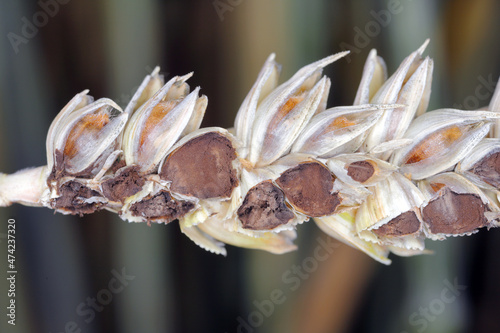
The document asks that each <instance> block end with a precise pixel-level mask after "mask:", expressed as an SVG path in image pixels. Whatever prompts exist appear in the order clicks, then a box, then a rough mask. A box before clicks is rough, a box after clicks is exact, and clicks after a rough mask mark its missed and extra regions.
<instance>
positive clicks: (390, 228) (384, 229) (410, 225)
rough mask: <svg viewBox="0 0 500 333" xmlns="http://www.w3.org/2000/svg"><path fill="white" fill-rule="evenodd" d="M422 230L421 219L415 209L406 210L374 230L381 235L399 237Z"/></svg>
mask: <svg viewBox="0 0 500 333" xmlns="http://www.w3.org/2000/svg"><path fill="white" fill-rule="evenodd" d="M419 230H420V221H419V220H418V217H417V214H415V212H413V211H408V212H404V213H402V214H400V215H398V216H396V217H395V218H393V219H392V220H390V221H389V222H387V223H386V224H384V225H382V226H381V227H379V228H378V229H375V230H372V231H373V233H375V234H376V235H377V236H380V237H384V236H385V237H399V236H407V235H411V234H414V233H416V232H417V231H419Z"/></svg>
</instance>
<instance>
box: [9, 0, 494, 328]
mask: <svg viewBox="0 0 500 333" xmlns="http://www.w3.org/2000/svg"><path fill="white" fill-rule="evenodd" d="M44 13H45V14H44ZM499 14H500V3H498V1H493V0H476V1H466V0H459V1H444V0H443V1H411V0H401V1H398V0H390V1H363V0H359V1H340V0H336V1H326V0H323V1H320V0H315V1H298V0H290V1H285V0H274V1H265V0H216V1H214V0H205V1H194V0H192V1H159V0H158V1H153V0H145V1H132V0H122V1H118V0H104V1H89V0H87V1H84V0H58V1H56V0H41V1H39V2H37V1H27V0H2V1H1V2H0V35H1V36H3V37H2V39H1V42H0V170H1V171H2V172H6V173H12V172H14V171H16V170H18V169H21V168H24V167H28V166H38V165H43V164H45V163H46V156H45V135H46V133H47V130H48V128H49V126H50V122H51V121H52V119H53V118H54V117H55V115H56V114H57V113H58V112H59V110H60V109H61V108H62V107H63V106H64V105H65V103H66V102H67V101H68V100H69V99H70V98H71V97H72V96H74V95H75V94H76V93H78V92H80V91H82V90H84V89H87V88H88V89H90V94H91V95H93V96H95V97H96V98H100V97H110V98H112V99H114V100H115V101H117V102H118V103H119V104H120V105H122V106H124V105H125V104H126V102H127V101H128V99H129V98H130V97H131V95H132V93H133V92H134V89H135V88H136V87H137V86H138V85H139V83H140V82H141V80H142V79H143V77H144V76H145V75H146V74H148V73H149V72H150V71H151V70H152V69H153V68H154V67H155V66H156V65H160V66H161V69H162V73H163V74H164V75H165V76H166V77H167V78H169V77H172V76H173V75H182V74H185V73H188V72H191V71H194V77H193V78H191V79H190V80H189V83H190V85H191V86H192V87H195V86H201V87H202V93H203V94H205V95H207V96H208V98H209V106H208V109H207V114H206V117H205V120H204V123H203V126H215V125H217V126H223V127H231V126H232V123H233V120H234V117H235V114H236V112H237V110H238V107H239V104H240V103H241V101H242V100H243V98H244V97H245V95H246V92H247V91H248V90H249V88H250V87H251V85H252V83H253V81H254V80H255V78H256V77H257V74H258V71H259V69H260V66H261V65H262V64H263V62H264V60H265V59H266V57H267V56H268V55H269V54H270V53H271V52H276V53H277V61H278V62H279V63H281V64H282V65H283V70H282V81H284V80H285V79H287V78H288V77H290V75H292V74H293V73H294V72H295V71H296V70H297V69H298V68H299V67H301V66H303V65H305V64H307V63H309V62H312V61H314V60H317V59H319V58H321V57H324V56H326V55H329V54H332V53H336V52H338V51H341V50H342V49H346V48H347V49H351V50H352V51H353V52H352V54H351V55H350V56H349V58H347V59H342V60H340V61H338V62H337V63H335V64H333V65H330V66H329V67H328V68H327V69H326V70H325V73H326V74H327V75H329V76H330V77H331V79H332V90H331V93H330V101H329V106H336V105H348V104H350V103H352V100H353V99H354V95H355V92H356V88H357V84H358V82H359V79H360V76H361V71H362V68H363V64H364V61H365V59H366V56H367V54H368V52H369V51H370V49H371V48H377V50H378V52H379V55H381V56H382V57H383V58H384V59H385V60H386V62H387V65H388V69H389V73H392V72H393V71H394V70H395V69H396V68H397V66H398V65H399V62H400V61H401V60H402V59H403V58H404V57H405V56H406V55H408V54H409V53H410V52H412V51H413V50H415V49H416V48H417V47H418V46H420V45H421V43H422V42H423V41H424V40H425V39H426V38H428V37H430V38H431V42H430V46H429V48H428V50H427V52H426V54H428V55H430V56H431V57H432V58H434V59H435V71H434V82H433V95H432V100H431V105H430V108H431V109H437V108H441V107H451V106H455V107H462V108H469V109H470V108H477V107H480V106H484V105H487V104H488V103H489V98H490V96H491V92H492V86H493V85H494V82H496V80H497V79H498V77H499V75H500V62H499V55H500V42H499V39H498V34H499V33H500V21H499V20H498V17H499ZM26 22H28V23H26ZM35 23H36V25H38V27H37V26H36V25H34V26H33V27H34V29H33V27H31V29H30V28H29V27H28V26H29V25H30V24H35ZM16 36H17V37H16ZM8 218H14V219H15V220H16V228H17V230H16V231H17V234H16V236H17V238H16V241H17V243H16V245H17V247H16V249H17V252H16V257H17V265H18V275H17V295H16V302H17V303H16V304H17V318H16V319H17V320H16V326H15V327H13V326H11V325H8V324H7V320H6V319H7V317H6V306H7V302H8V298H7V295H6V294H7V289H8V284H7V280H6V270H7V242H6V239H5V233H6V230H7V219H8ZM298 232H299V235H300V236H299V239H298V241H297V243H298V244H299V251H297V252H295V253H291V254H287V255H282V256H277V255H271V254H267V253H263V252H260V251H251V250H245V249H238V248H234V247H229V249H228V256H227V257H226V258H224V257H220V256H216V255H213V254H210V253H207V252H205V251H204V250H202V249H200V248H198V247H197V246H196V245H195V244H193V243H191V242H190V241H189V240H188V239H187V238H186V237H185V236H184V235H182V234H181V233H180V231H179V228H178V226H177V225H176V223H171V224H169V225H166V226H165V225H152V226H151V227H148V226H147V225H145V224H128V223H126V222H123V221H121V220H120V219H119V218H118V217H117V216H114V215H113V214H110V213H108V212H99V213H96V214H94V215H91V216H85V217H83V218H79V217H74V216H63V215H60V214H53V212H52V211H50V210H48V209H44V208H29V207H22V206H20V205H15V206H12V207H9V208H2V209H0V268H1V270H0V295H1V296H0V309H2V310H1V311H0V331H1V332H52V333H55V332H58V333H59V332H130V333H138V332H148V333H149V332H221V333H224V332H227V333H229V332H245V333H251V332H280V333H281V332H294V333H295V332H300V333H302V332H307V333H326V332H396V333H400V332H440V333H442V332H500V321H499V320H498V317H497V312H498V309H499V307H500V284H499V283H498V281H500V260H499V259H498V258H497V255H498V253H500V231H499V230H491V231H489V232H488V231H486V230H483V231H481V232H479V233H478V234H476V235H474V236H471V237H467V238H454V239H449V240H447V241H446V242H431V241H428V242H427V246H428V247H429V248H431V249H433V250H435V251H436V253H435V255H431V256H421V257H414V258H397V257H393V258H392V259H393V264H392V265H391V266H389V267H386V266H383V265H381V264H378V263H376V262H374V261H373V260H371V259H369V258H368V257H367V256H365V255H363V254H361V253H360V252H357V251H355V250H352V249H351V248H349V247H347V246H345V245H339V246H334V247H333V251H332V253H331V254H329V255H328V258H327V259H326V260H324V261H318V260H316V259H317V258H316V257H315V256H314V253H315V250H316V249H317V247H318V246H320V244H321V243H322V242H323V243H324V242H326V239H327V237H326V235H324V234H322V233H321V232H320V231H319V229H318V228H317V227H316V226H315V225H314V223H312V222H310V223H306V224H304V225H301V226H299V228H298ZM318 239H320V240H318ZM311 258H312V259H311ZM314 261H315V263H316V264H315V265H314V266H311V265H310V263H311V262H314ZM306 263H309V265H308V266H307V265H306ZM123 269H124V270H125V272H126V274H128V275H130V276H134V278H133V279H132V278H130V279H131V280H129V281H127V282H126V285H124V287H123V289H122V290H120V291H119V292H116V293H111V294H109V293H107V292H106V290H109V286H108V285H109V283H110V282H111V281H112V279H113V277H114V276H115V275H114V274H116V272H122V270H123ZM113 272H114V273H113ZM292 280H293V283H292V282H291V281H292ZM454 281H456V282H457V283H458V284H459V285H463V286H466V289H465V290H462V291H460V294H459V295H458V293H457V295H456V296H455V298H454V300H453V301H452V302H450V303H446V302H443V300H442V293H443V290H445V289H446V288H447V282H450V283H452V284H453V283H454ZM462 289H463V288H462ZM278 294H279V295H280V297H276V295H278ZM109 295H111V298H106V297H108V296H109ZM450 295H452V294H449V295H448V296H450ZM96 297H97V298H98V299H101V300H105V303H106V304H105V305H103V306H102V307H101V306H99V305H97V306H96V308H95V310H94V311H91V310H89V309H91V307H90V306H87V305H86V302H87V301H88V300H89V299H91V298H96ZM273 299H274V300H275V301H276V300H278V301H279V302H277V303H280V304H275V303H270V302H273ZM82 303H83V305H82ZM270 304H272V305H270ZM78 309H80V311H79V310H78ZM426 309H428V310H426ZM82 311H84V314H83V315H82ZM85 311H87V312H85ZM421 311H424V312H425V311H427V315H425V314H423V312H421ZM90 313H93V315H91V314H90Z"/></svg>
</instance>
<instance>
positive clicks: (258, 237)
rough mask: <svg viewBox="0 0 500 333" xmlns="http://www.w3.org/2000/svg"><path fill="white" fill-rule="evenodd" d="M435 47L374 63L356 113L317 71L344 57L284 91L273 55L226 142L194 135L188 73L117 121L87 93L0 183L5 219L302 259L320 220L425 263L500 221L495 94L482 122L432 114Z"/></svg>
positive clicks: (194, 101)
mask: <svg viewBox="0 0 500 333" xmlns="http://www.w3.org/2000/svg"><path fill="white" fill-rule="evenodd" d="M427 44H428V41H426V42H425V43H424V45H422V46H421V47H420V48H419V49H418V50H416V51H415V52H413V53H412V54H410V55H409V56H408V57H407V58H405V59H404V60H403V62H402V63H401V65H400V67H399V68H398V69H397V70H396V71H395V72H394V74H393V75H391V76H390V77H388V75H387V70H386V66H385V63H384V61H383V59H382V58H380V57H379V56H377V52H376V51H375V50H372V51H371V52H370V54H369V56H368V59H367V61H366V64H365V68H364V71H363V76H362V78H361V82H360V85H359V88H358V92H357V95H356V98H355V100H354V102H353V105H352V106H343V107H334V108H327V106H326V101H327V99H328V93H329V88H330V80H329V78H328V77H326V76H322V69H323V67H325V66H326V65H328V64H330V63H332V62H334V61H336V60H338V59H340V58H342V57H343V56H345V55H346V54H347V52H343V53H339V54H336V55H333V56H330V57H327V58H325V59H322V60H319V61H317V62H315V63H312V64H310V65H307V66H305V67H303V68H302V69H300V70H299V71H298V72H297V73H296V74H295V75H294V76H293V77H292V78H290V79H289V80H288V81H286V82H285V83H282V84H281V85H278V76H279V65H278V64H277V63H276V62H275V59H274V58H275V56H274V54H273V55H271V56H270V57H269V58H268V59H267V61H266V62H265V64H264V66H263V68H262V70H261V72H260V73H259V76H258V78H257V80H256V83H255V84H254V86H253V87H252V89H251V90H250V92H249V94H248V95H247V97H246V98H245V100H244V101H243V103H242V105H241V107H240V109H239V111H238V114H237V117H236V120H235V127H234V128H233V129H229V130H226V129H223V128H218V127H212V128H201V129H200V128H199V127H200V124H201V121H202V118H203V115H204V112H205V109H206V106H207V98H206V97H205V96H199V88H196V89H194V90H193V91H192V92H190V88H189V85H188V84H187V82H186V81H187V80H188V79H189V78H190V77H191V75H192V74H188V75H185V76H182V77H177V76H176V77H174V78H172V79H171V80H169V81H168V82H166V83H165V82H164V78H163V77H162V76H161V75H160V74H159V68H156V69H155V70H154V71H153V73H151V75H148V76H147V77H146V78H145V79H144V81H143V82H142V84H141V86H140V87H139V89H138V90H137V92H136V93H135V95H134V96H133V98H132V100H131V101H130V103H129V104H128V105H127V106H126V108H125V109H124V110H123V111H122V109H121V108H120V107H119V106H118V105H116V104H115V103H114V102H113V101H111V100H109V99H100V100H97V101H94V100H93V99H92V97H91V96H89V95H88V91H83V92H81V93H79V94H77V95H76V96H75V97H74V98H73V99H72V100H71V101H70V102H69V103H68V104H67V105H66V106H65V107H64V108H63V109H62V110H61V112H60V113H59V114H58V116H57V117H56V118H55V119H54V121H53V122H52V125H51V127H50V129H49V133H48V135H47V165H46V166H42V167H38V168H32V169H25V170H21V171H19V172H16V173H14V174H12V175H5V174H0V206H8V205H10V204H12V203H21V204H24V205H31V206H44V207H48V208H51V209H54V210H56V211H57V212H60V213H63V214H79V215H83V214H89V213H93V212H95V211H98V210H101V209H107V210H110V211H112V212H115V213H118V214H119V215H120V217H121V218H122V219H124V220H127V221H129V222H147V223H151V222H156V223H169V222H171V221H174V220H179V225H180V228H181V230H182V231H183V232H184V233H185V234H186V235H187V236H188V237H189V238H190V239H191V240H193V241H194V242H195V243H196V244H198V245H199V246H201V247H203V248H205V249H207V250H209V251H211V252H215V253H219V254H226V250H225V248H224V243H227V244H231V245H235V246H241V247H247V248H255V249H263V250H266V251H270V252H273V253H285V252H288V251H290V250H294V249H295V248H296V247H295V245H294V244H293V240H294V238H295V236H296V234H295V232H296V226H297V225H298V224H301V223H304V222H306V221H308V220H309V219H310V218H314V221H315V222H316V224H317V225H318V226H319V227H320V228H321V229H322V230H323V231H325V232H326V233H327V234H329V235H330V236H332V237H335V238H337V239H339V240H340V241H343V242H345V243H347V244H349V245H351V246H353V247H355V248H358V249H360V250H362V251H364V252H365V253H367V254H368V255H370V256H371V257H373V258H374V259H376V260H378V261H380V262H382V263H385V264H388V263H390V260H389V259H388V254H389V253H390V252H393V253H395V254H397V255H403V256H408V255H415V254H422V253H428V251H427V250H426V249H425V245H424V240H425V239H426V238H429V239H432V240H443V239H446V238H447V237H450V236H463V235H470V234H472V233H475V232H477V230H478V229H480V228H482V227H487V228H490V227H496V226H497V225H498V223H499V222H498V221H499V218H500V215H499V212H500V208H499V201H498V194H499V192H498V190H499V189H500V139H499V135H500V133H499V131H498V126H499V125H498V124H499V121H498V119H499V118H500V112H498V111H499V110H500V88H497V91H496V92H495V95H494V97H493V99H492V102H491V104H490V105H489V107H488V108H486V109H482V110H476V111H462V110H457V109H441V110H435V111H430V112H426V110H427V105H428V102H429V97H430V91H431V82H432V71H433V61H432V59H430V58H429V57H424V56H423V53H424V51H425V48H426V46H427Z"/></svg>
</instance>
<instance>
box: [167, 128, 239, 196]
mask: <svg viewBox="0 0 500 333" xmlns="http://www.w3.org/2000/svg"><path fill="white" fill-rule="evenodd" d="M234 159H236V151H235V149H234V148H233V146H232V144H231V141H230V140H229V139H227V138H226V137H224V136H223V135H221V134H219V133H216V132H209V133H206V134H203V135H200V136H198V137H196V138H194V139H192V140H190V141H188V142H186V143H185V144H184V145H183V146H181V147H180V148H178V149H177V150H175V151H174V152H173V153H172V154H170V155H169V156H168V157H167V160H166V161H165V163H164V165H163V167H162V169H161V171H160V177H161V178H162V179H165V180H168V181H171V182H172V183H171V186H170V189H171V190H172V192H177V193H180V194H184V195H189V196H193V197H196V198H199V199H208V198H219V197H221V198H228V197H230V196H231V193H232V191H233V189H234V188H235V187H236V186H238V178H237V176H236V170H235V169H234V168H233V165H232V162H233V160H234Z"/></svg>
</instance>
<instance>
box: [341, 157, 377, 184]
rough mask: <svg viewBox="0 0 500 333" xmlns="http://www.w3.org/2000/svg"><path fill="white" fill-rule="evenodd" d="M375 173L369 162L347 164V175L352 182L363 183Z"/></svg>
mask: <svg viewBox="0 0 500 333" xmlns="http://www.w3.org/2000/svg"><path fill="white" fill-rule="evenodd" d="M374 173H375V168H374V167H373V165H372V164H371V163H370V162H369V161H357V162H353V163H351V164H349V166H348V167H347V175H348V176H349V177H351V178H352V179H353V180H355V181H357V182H360V183H364V182H366V181H367V180H368V179H370V178H371V177H372V176H373V174H374Z"/></svg>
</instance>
